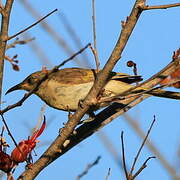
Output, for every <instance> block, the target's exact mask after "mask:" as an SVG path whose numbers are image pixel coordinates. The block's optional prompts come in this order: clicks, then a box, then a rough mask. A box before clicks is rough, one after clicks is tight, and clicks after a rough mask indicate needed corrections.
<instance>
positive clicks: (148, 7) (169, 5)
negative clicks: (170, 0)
mask: <svg viewBox="0 0 180 180" xmlns="http://www.w3.org/2000/svg"><path fill="white" fill-rule="evenodd" d="M178 6H180V3H174V4H167V5H159V6H148V5H147V6H142V7H141V8H142V9H143V10H152V9H167V8H172V7H178Z"/></svg>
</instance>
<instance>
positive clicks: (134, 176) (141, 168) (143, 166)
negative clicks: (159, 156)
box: [132, 156, 156, 180]
mask: <svg viewBox="0 0 180 180" xmlns="http://www.w3.org/2000/svg"><path fill="white" fill-rule="evenodd" d="M154 158H156V157H155V156H151V157H148V158H147V159H146V161H145V162H144V163H143V165H142V166H141V167H140V168H139V170H138V171H137V172H136V173H135V174H134V175H133V177H132V180H133V179H135V178H136V177H137V176H138V175H139V174H140V173H141V172H142V170H143V169H144V168H146V167H147V165H146V164H147V162H148V161H149V160H150V159H154Z"/></svg>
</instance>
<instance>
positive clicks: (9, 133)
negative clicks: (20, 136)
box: [1, 114, 18, 147]
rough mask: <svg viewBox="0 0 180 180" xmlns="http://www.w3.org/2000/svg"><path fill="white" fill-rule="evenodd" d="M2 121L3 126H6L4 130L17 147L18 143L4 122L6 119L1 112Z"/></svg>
mask: <svg viewBox="0 0 180 180" xmlns="http://www.w3.org/2000/svg"><path fill="white" fill-rule="evenodd" d="M1 117H2V122H3V123H4V126H5V127H6V130H7V132H8V135H9V136H10V137H11V139H12V141H13V142H14V144H15V146H16V147H18V144H17V143H16V140H15V139H14V137H13V135H12V134H11V131H10V129H9V127H8V125H7V123H6V120H5V119H4V116H3V115H2V114H1Z"/></svg>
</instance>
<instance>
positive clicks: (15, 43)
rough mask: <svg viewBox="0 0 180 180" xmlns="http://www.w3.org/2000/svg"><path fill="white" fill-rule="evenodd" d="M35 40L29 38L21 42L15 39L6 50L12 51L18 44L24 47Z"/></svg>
mask: <svg viewBox="0 0 180 180" xmlns="http://www.w3.org/2000/svg"><path fill="white" fill-rule="evenodd" d="M34 39H35V38H28V39H24V40H19V38H17V39H15V41H14V42H12V43H10V44H8V45H7V46H6V50H8V49H10V48H15V47H16V45H17V44H19V45H24V44H27V43H28V42H31V41H33V40H34Z"/></svg>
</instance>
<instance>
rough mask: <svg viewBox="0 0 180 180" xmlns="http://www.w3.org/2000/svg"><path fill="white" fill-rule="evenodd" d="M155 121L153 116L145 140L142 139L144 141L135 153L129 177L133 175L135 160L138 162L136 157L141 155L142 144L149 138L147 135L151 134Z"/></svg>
mask: <svg viewBox="0 0 180 180" xmlns="http://www.w3.org/2000/svg"><path fill="white" fill-rule="evenodd" d="M155 121H156V119H155V116H154V119H153V121H152V123H151V126H150V128H149V129H148V132H147V134H146V136H145V138H144V140H143V142H142V144H141V146H140V148H139V150H138V152H137V155H136V156H135V158H134V162H133V165H132V167H131V170H130V173H129V174H130V176H132V174H133V170H134V167H135V165H136V162H137V160H138V157H139V155H140V153H141V151H142V148H143V147H144V144H145V142H146V140H147V138H148V136H149V133H150V132H151V129H152V127H153V125H154V123H155Z"/></svg>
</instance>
